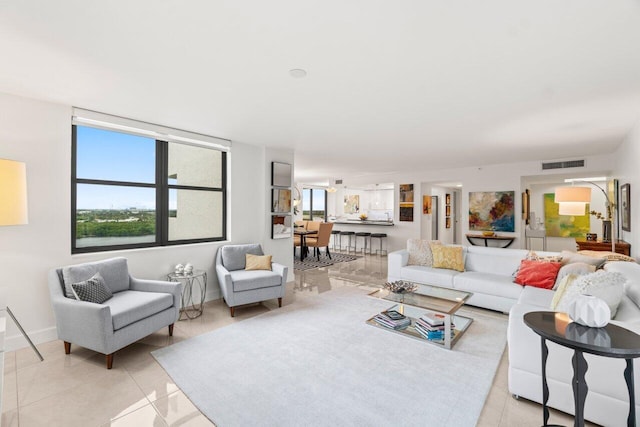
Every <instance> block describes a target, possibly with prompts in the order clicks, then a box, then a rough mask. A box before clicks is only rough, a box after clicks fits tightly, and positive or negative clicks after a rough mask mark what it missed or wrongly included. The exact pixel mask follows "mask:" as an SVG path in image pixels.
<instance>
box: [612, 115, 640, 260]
mask: <svg viewBox="0 0 640 427" xmlns="http://www.w3.org/2000/svg"><path fill="white" fill-rule="evenodd" d="M615 159H616V166H615V170H614V172H615V177H616V178H618V180H619V182H620V185H623V184H631V197H630V198H631V231H622V232H621V238H622V240H624V241H626V242H628V243H630V244H631V255H632V256H635V257H636V258H637V257H638V256H640V246H639V245H640V167H639V165H640V121H639V122H638V124H636V127H635V128H634V129H633V131H632V132H631V133H630V134H629V136H627V138H626V139H625V141H624V142H623V143H622V144H621V145H620V148H618V150H617V151H616V152H615Z"/></svg>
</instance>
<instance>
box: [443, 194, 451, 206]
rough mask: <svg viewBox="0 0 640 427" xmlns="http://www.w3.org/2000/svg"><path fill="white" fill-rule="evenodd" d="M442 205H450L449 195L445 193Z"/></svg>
mask: <svg viewBox="0 0 640 427" xmlns="http://www.w3.org/2000/svg"><path fill="white" fill-rule="evenodd" d="M444 204H445V205H450V204H451V194H449V193H447V194H445V196H444Z"/></svg>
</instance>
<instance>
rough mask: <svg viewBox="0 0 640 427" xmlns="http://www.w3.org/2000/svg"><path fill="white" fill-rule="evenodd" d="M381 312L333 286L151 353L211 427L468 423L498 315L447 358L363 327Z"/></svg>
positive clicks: (501, 323) (486, 371)
mask: <svg viewBox="0 0 640 427" xmlns="http://www.w3.org/2000/svg"><path fill="white" fill-rule="evenodd" d="M390 305H392V304H391V303H390V302H388V301H379V300H375V299H373V298H370V297H367V296H366V292H365V291H364V290H362V289H358V288H340V289H337V290H333V291H330V292H327V293H324V294H321V295H318V296H313V297H309V298H301V299H299V300H297V301H296V302H294V303H293V304H290V305H288V306H285V307H283V308H281V309H277V310H273V311H271V312H269V313H265V314H263V315H260V316H257V317H255V318H252V319H248V320H245V321H243V322H239V323H236V324H233V325H230V326H227V327H224V328H221V329H218V330H215V331H213V332H210V333H207V334H204V335H200V336H198V337H194V338H191V339H189V340H186V341H182V342H180V343H177V344H174V345H172V346H170V347H166V348H163V349H160V350H157V351H154V352H153V353H152V354H153V356H154V357H155V358H156V359H157V360H158V362H159V363H160V364H161V365H162V366H163V367H164V369H165V370H166V371H167V372H168V373H169V375H170V376H171V377H172V378H173V379H174V381H175V382H176V383H177V384H178V386H180V388H181V389H182V391H183V392H184V393H186V395H187V396H188V397H189V399H191V401H192V402H193V403H194V404H195V405H196V406H197V407H198V408H199V409H200V411H202V412H203V413H204V414H205V415H206V416H207V417H208V418H209V419H211V420H212V421H213V422H214V423H215V424H216V425H217V426H219V427H232V426H390V425H402V426H456V427H460V426H475V425H476V422H477V420H478V417H479V416H480V412H481V411H482V407H483V405H484V401H485V399H486V396H487V394H488V392H489V389H490V387H491V383H492V381H493V377H494V375H495V372H496V368H497V366H498V363H499V361H500V357H501V355H502V353H503V351H504V348H505V344H506V329H507V320H506V317H504V318H500V317H496V316H492V315H486V314H484V313H473V314H471V315H470V317H473V318H474V319H475V320H474V322H473V324H472V325H471V326H470V327H469V329H468V330H467V332H466V333H465V335H464V336H463V337H462V338H461V339H460V340H459V341H458V343H457V344H456V346H455V347H454V349H453V350H451V351H449V350H445V349H442V348H439V347H437V346H434V345H431V344H428V343H426V342H421V341H418V340H415V339H412V338H408V337H405V336H401V335H398V334H395V333H393V332H389V331H385V330H382V329H379V328H376V327H373V326H370V325H367V324H365V320H367V319H368V318H370V317H371V316H372V315H373V314H375V313H377V312H379V311H382V310H383V309H386V308H388V307H389V306H390Z"/></svg>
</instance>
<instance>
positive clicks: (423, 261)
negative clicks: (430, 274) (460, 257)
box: [407, 239, 442, 267]
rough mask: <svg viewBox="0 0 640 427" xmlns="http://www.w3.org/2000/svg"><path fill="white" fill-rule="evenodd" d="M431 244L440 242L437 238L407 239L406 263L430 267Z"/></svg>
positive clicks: (431, 257)
mask: <svg viewBox="0 0 640 427" xmlns="http://www.w3.org/2000/svg"><path fill="white" fill-rule="evenodd" d="M432 244H433V245H442V242H440V241H439V240H431V241H429V240H422V239H408V240H407V251H408V252H409V261H408V262H407V265H422V266H425V267H431V266H432V265H433V252H432V251H431V245H432Z"/></svg>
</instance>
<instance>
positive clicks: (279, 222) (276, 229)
mask: <svg viewBox="0 0 640 427" xmlns="http://www.w3.org/2000/svg"><path fill="white" fill-rule="evenodd" d="M291 224H292V222H291V215H272V216H271V238H272V239H288V238H289V237H291V235H292V232H293V227H292V226H291Z"/></svg>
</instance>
